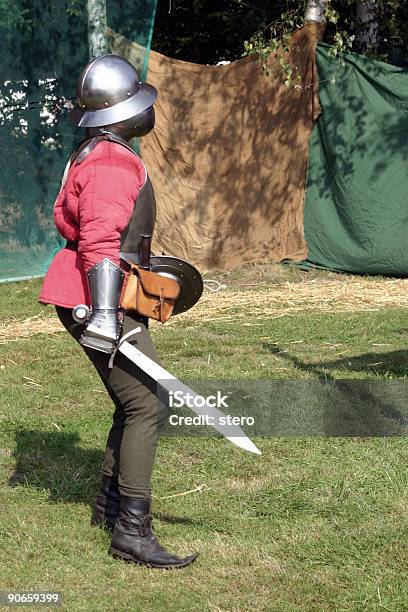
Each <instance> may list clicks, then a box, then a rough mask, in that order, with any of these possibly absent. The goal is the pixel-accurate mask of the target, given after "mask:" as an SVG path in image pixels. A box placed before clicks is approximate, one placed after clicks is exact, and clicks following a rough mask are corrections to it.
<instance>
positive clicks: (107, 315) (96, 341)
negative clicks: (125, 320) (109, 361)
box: [79, 308, 122, 353]
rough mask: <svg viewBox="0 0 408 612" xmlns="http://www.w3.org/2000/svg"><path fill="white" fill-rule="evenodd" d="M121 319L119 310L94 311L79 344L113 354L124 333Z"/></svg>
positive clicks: (98, 309) (100, 309)
mask: <svg viewBox="0 0 408 612" xmlns="http://www.w3.org/2000/svg"><path fill="white" fill-rule="evenodd" d="M121 318H122V317H121V312H120V311H119V309H116V310H108V309H102V308H97V309H95V310H92V314H91V315H90V317H89V319H88V320H87V322H86V324H85V331H84V332H83V334H82V336H81V338H80V339H79V342H80V343H81V344H82V346H87V347H89V348H93V349H96V350H98V351H102V352H104V353H113V351H114V349H115V346H116V344H117V342H118V340H119V338H120V335H121V331H122V321H121Z"/></svg>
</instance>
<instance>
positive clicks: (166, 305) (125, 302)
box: [120, 264, 180, 323]
mask: <svg viewBox="0 0 408 612" xmlns="http://www.w3.org/2000/svg"><path fill="white" fill-rule="evenodd" d="M130 267H131V269H130V270H129V273H128V277H127V281H126V285H125V288H124V290H123V292H122V297H121V302H120V306H121V308H126V310H130V311H134V312H137V313H138V314H141V315H143V316H145V317H149V318H150V319H156V320H157V321H161V323H165V322H166V321H168V319H170V317H171V315H172V312H173V309H174V305H175V303H176V300H177V298H178V296H179V294H180V285H179V283H178V282H177V281H176V280H175V279H173V278H167V277H166V276H162V275H161V274H157V272H151V271H150V270H144V269H143V268H141V267H140V266H138V265H136V264H130Z"/></svg>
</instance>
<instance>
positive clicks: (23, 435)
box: [9, 429, 196, 524]
mask: <svg viewBox="0 0 408 612" xmlns="http://www.w3.org/2000/svg"><path fill="white" fill-rule="evenodd" d="M15 436H16V450H15V451H14V453H13V456H14V458H15V460H16V467H15V469H14V472H13V474H12V475H11V476H10V478H9V485H10V486H19V485H26V486H30V487H36V488H38V489H41V490H47V491H48V492H49V500H50V501H51V502H58V503H70V504H72V503H83V504H89V506H90V507H91V508H93V506H94V498H95V495H96V493H97V490H98V488H99V482H100V478H101V465H102V460H103V452H101V451H99V450H96V449H89V448H81V447H80V446H79V445H78V444H79V441H80V436H79V434H78V433H76V432H47V431H40V430H28V429H19V430H18V431H17V432H16V434H15ZM155 516H156V517H157V519H159V520H160V521H162V522H164V523H171V524H196V522H195V521H192V520H190V519H189V518H186V517H178V516H172V515H169V514H166V513H163V512H157V513H155Z"/></svg>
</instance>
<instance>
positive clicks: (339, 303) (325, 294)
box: [0, 276, 408, 344]
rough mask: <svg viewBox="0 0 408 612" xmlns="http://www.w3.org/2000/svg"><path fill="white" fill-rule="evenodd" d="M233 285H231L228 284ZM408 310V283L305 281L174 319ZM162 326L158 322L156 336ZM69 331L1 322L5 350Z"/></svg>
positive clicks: (214, 299)
mask: <svg viewBox="0 0 408 612" xmlns="http://www.w3.org/2000/svg"><path fill="white" fill-rule="evenodd" d="M227 282H228V281H227ZM395 307H403V308H407V307H408V279H384V278H363V277H355V276H338V277H335V278H333V276H332V277H330V278H329V279H328V278H324V277H320V278H319V277H317V278H310V277H307V276H306V277H304V278H303V280H301V281H300V282H288V281H285V282H275V283H273V282H271V283H269V284H260V285H256V287H255V288H248V284H246V285H245V286H242V287H240V286H239V281H231V282H230V283H228V286H227V289H226V290H221V291H218V292H212V291H205V292H204V294H203V296H202V298H201V300H200V301H199V303H198V304H197V305H196V306H195V307H194V308H192V309H191V310H190V311H189V312H187V313H185V314H184V315H180V316H177V317H174V318H172V319H170V321H169V322H168V323H166V326H174V325H177V324H178V322H180V321H184V322H189V323H191V325H194V324H196V323H200V322H202V321H204V320H205V321H223V322H226V323H231V324H233V323H234V322H235V321H236V320H237V319H243V318H247V317H248V315H249V316H251V317H252V319H254V318H259V319H260V320H261V319H264V318H269V319H270V318H276V317H283V316H294V315H297V314H300V313H303V312H310V311H312V312H316V313H331V312H370V311H377V310H381V309H384V308H395ZM158 325H160V323H156V322H152V329H153V330H154V329H155V328H157V326H158ZM62 330H63V327H62V325H61V324H60V322H59V320H58V319H57V318H56V317H55V316H52V315H50V314H48V313H45V312H44V311H43V312H41V313H39V314H38V315H36V316H34V317H30V318H28V319H24V320H18V319H14V318H12V319H8V320H4V321H2V322H0V344H6V343H8V342H13V341H16V340H21V339H24V338H26V339H28V338H30V337H31V336H33V335H34V334H40V333H46V334H54V333H58V332H61V331H62Z"/></svg>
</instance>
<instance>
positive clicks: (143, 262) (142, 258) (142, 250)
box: [139, 234, 152, 270]
mask: <svg viewBox="0 0 408 612" xmlns="http://www.w3.org/2000/svg"><path fill="white" fill-rule="evenodd" d="M151 243H152V235H151V234H142V235H141V238H140V245H139V266H140V267H141V268H143V269H144V270H149V268H150V246H151Z"/></svg>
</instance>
